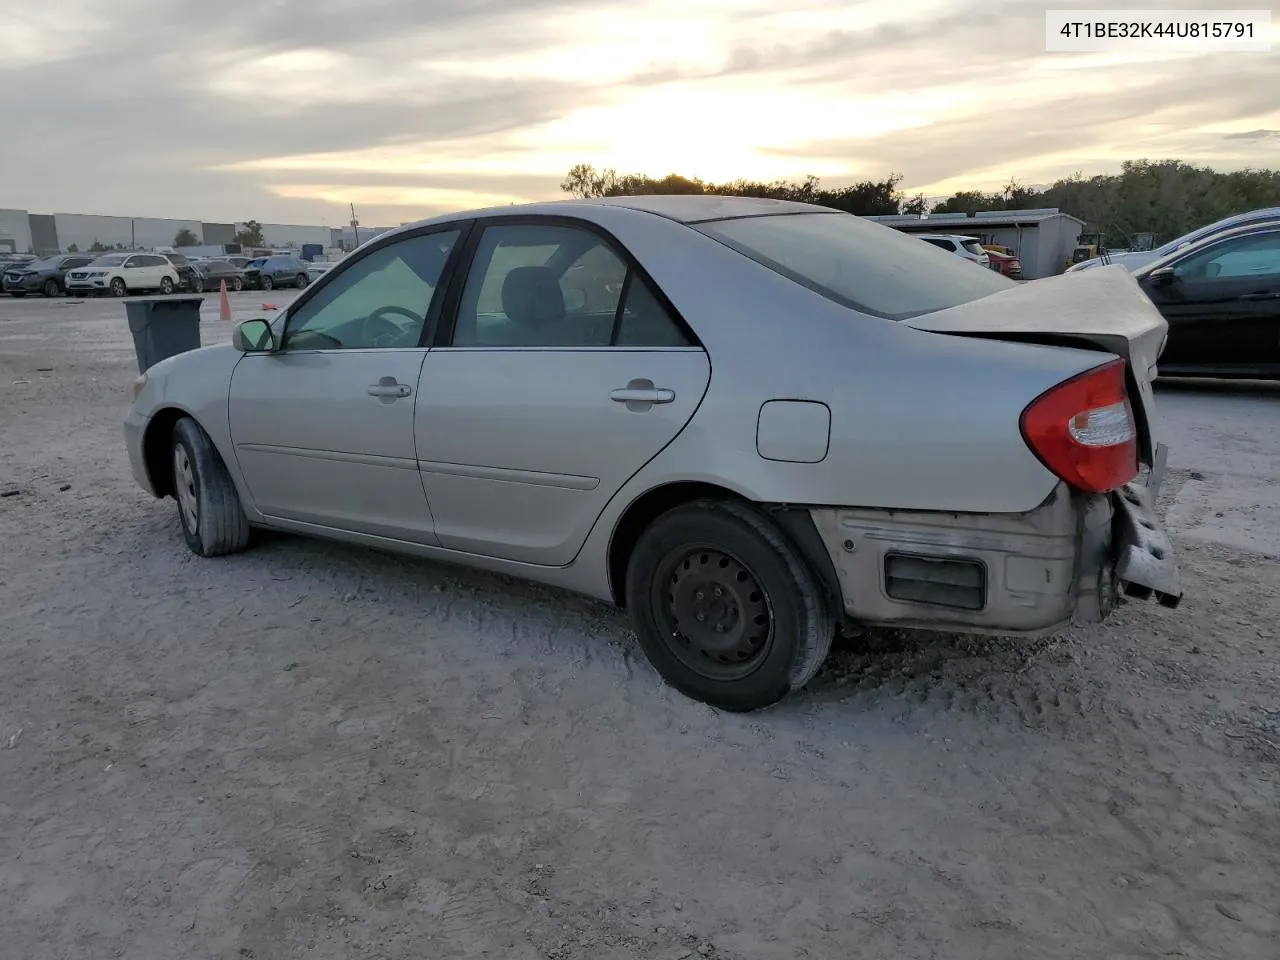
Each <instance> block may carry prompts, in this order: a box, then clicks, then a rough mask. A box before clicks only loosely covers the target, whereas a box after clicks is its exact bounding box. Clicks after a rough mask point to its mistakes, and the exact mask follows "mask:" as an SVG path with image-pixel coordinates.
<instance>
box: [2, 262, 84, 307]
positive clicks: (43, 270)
mask: <svg viewBox="0 0 1280 960" xmlns="http://www.w3.org/2000/svg"><path fill="white" fill-rule="evenodd" d="M92 260H93V257H86V256H83V255H82V254H75V253H60V254H58V255H57V256H56V257H46V258H45V259H43V260H31V261H29V262H27V263H23V264H19V265H17V266H13V265H6V266H5V267H4V273H3V279H0V284H3V287H4V292H5V293H7V294H9V295H10V296H12V297H25V296H26V295H27V294H28V293H42V294H44V295H45V296H46V297H57V296H61V295H62V294H64V293H66V292H67V291H66V287H65V282H66V275H67V271H68V270H74V269H75V268H76V267H83V266H85V265H86V264H88V263H90V262H92Z"/></svg>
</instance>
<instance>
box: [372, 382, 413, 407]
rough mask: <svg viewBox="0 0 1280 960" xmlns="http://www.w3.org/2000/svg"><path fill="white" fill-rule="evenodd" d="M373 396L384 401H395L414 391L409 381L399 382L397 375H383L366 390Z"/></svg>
mask: <svg viewBox="0 0 1280 960" xmlns="http://www.w3.org/2000/svg"><path fill="white" fill-rule="evenodd" d="M365 392H366V393H368V394H369V396H371V397H377V398H378V399H379V400H381V401H382V402H383V403H393V402H394V401H396V400H399V399H400V398H401V397H407V396H409V394H411V393H413V388H412V387H411V386H409V385H408V384H407V383H398V382H397V381H396V378H395V377H381V378H379V380H378V382H377V383H371V384H369V386H368V387H367V388H366V390H365Z"/></svg>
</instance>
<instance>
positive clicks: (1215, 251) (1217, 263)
mask: <svg viewBox="0 0 1280 960" xmlns="http://www.w3.org/2000/svg"><path fill="white" fill-rule="evenodd" d="M1173 273H1174V275H1175V276H1176V277H1178V278H1179V279H1182V280H1189V281H1193V282H1195V281H1206V280H1243V279H1248V278H1250V277H1268V278H1271V277H1276V276H1280V231H1274V232H1271V233H1262V234H1258V235H1256V236H1252V237H1237V238H1235V239H1233V240H1228V241H1226V242H1225V243H1219V244H1215V245H1214V246H1212V247H1210V248H1209V249H1208V250H1202V251H1200V252H1199V253H1196V254H1193V255H1192V256H1189V257H1187V258H1186V259H1185V260H1183V261H1182V262H1181V263H1179V264H1178V265H1177V266H1175V267H1174V268H1173Z"/></svg>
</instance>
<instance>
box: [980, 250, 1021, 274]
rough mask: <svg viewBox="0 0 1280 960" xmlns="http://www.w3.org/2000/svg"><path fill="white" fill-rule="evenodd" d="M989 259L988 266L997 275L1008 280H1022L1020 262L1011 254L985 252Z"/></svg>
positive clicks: (994, 251) (996, 251)
mask: <svg viewBox="0 0 1280 960" xmlns="http://www.w3.org/2000/svg"><path fill="white" fill-rule="evenodd" d="M987 257H988V258H989V261H990V263H989V266H990V267H991V269H992V270H994V271H996V272H997V273H1001V274H1004V275H1005V276H1006V277H1008V278H1009V279H1010V280H1021V279H1022V261H1021V260H1019V259H1018V258H1017V257H1016V256H1015V255H1013V254H1011V253H1001V252H999V251H998V250H991V249H988V250H987Z"/></svg>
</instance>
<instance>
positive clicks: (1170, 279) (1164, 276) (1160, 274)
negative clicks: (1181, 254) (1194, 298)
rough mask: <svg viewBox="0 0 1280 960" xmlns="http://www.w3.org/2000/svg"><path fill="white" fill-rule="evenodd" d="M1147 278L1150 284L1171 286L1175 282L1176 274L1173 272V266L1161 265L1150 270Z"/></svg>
mask: <svg viewBox="0 0 1280 960" xmlns="http://www.w3.org/2000/svg"><path fill="white" fill-rule="evenodd" d="M1147 279H1148V280H1150V281H1151V285H1152V286H1155V287H1171V286H1173V284H1174V283H1175V282H1177V279H1178V275H1177V274H1176V273H1174V272H1173V267H1161V268H1160V269H1159V270H1152V271H1151V273H1150V274H1149V275H1148V276H1147Z"/></svg>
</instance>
